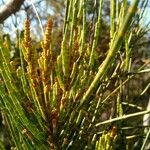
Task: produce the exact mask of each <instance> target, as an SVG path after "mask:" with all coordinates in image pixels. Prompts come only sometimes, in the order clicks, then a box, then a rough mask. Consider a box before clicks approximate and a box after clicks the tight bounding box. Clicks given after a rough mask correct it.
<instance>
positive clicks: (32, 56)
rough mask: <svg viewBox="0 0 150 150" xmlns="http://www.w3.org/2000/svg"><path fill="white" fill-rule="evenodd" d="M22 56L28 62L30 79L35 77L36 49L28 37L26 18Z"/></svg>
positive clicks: (28, 28) (28, 23)
mask: <svg viewBox="0 0 150 150" xmlns="http://www.w3.org/2000/svg"><path fill="white" fill-rule="evenodd" d="M24 28H25V29H24V41H23V46H24V49H23V50H24V51H23V54H24V58H25V60H26V62H27V64H28V68H27V70H28V74H29V76H30V77H31V79H33V80H34V79H35V77H36V74H37V73H36V50H35V49H34V48H33V47H32V45H31V37H30V22H29V20H28V19H27V20H26V21H25V23H24Z"/></svg>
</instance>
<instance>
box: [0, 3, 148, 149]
mask: <svg viewBox="0 0 150 150" xmlns="http://www.w3.org/2000/svg"><path fill="white" fill-rule="evenodd" d="M87 2H88V0H81V1H77V0H66V14H65V20H64V29H63V38H62V42H61V46H58V47H60V48H61V49H60V50H58V51H59V52H60V53H59V52H55V50H54V49H53V45H56V44H52V42H53V36H54V34H55V33H54V32H52V31H53V21H52V20H51V19H50V20H48V23H47V26H46V29H45V35H44V38H43V41H42V42H41V48H42V51H39V50H37V49H36V46H35V45H34V44H33V43H32V38H31V34H30V22H29V20H26V21H25V26H24V33H23V34H20V35H19V37H18V39H17V40H18V42H17V43H16V45H15V46H14V47H13V46H12V44H11V42H10V39H9V36H8V35H6V36H4V37H3V38H1V39H0V108H1V111H2V116H3V121H4V125H5V126H6V130H7V132H8V133H9V138H10V145H11V147H15V148H16V149H18V150H22V149H23V150H27V149H29V150H30V149H31V150H32V149H38V150H40V149H41V150H43V149H46V150H48V149H50V150H52V149H56V150H57V149H58V150H60V149H62V150H67V149H71V150H72V149H79V150H80V149H81V150H83V149H91V150H92V149H95V150H111V149H112V150H113V149H116V148H121V149H129V144H130V141H129V143H128V141H127V140H126V135H125V134H124V133H123V129H122V128H123V127H126V123H124V122H125V121H129V120H128V119H132V117H135V116H142V115H144V114H146V113H149V112H150V111H149V110H148V111H142V112H137V111H136V112H135V113H133V114H128V115H126V112H125V109H124V107H123V104H124V105H125V104H126V105H130V106H131V104H130V101H129V100H126V98H127V97H125V98H123V96H122V95H123V94H124V92H126V90H127V89H126V84H127V83H129V81H130V80H131V79H132V78H133V77H135V74H140V73H144V72H149V69H144V67H145V66H146V64H144V65H143V66H140V67H139V68H138V69H137V70H134V71H131V67H132V64H131V58H132V55H131V51H132V47H131V42H132V39H133V31H134V28H133V26H134V19H135V16H136V15H137V9H138V3H139V0H134V1H133V2H132V3H131V5H130V6H128V5H127V0H124V1H123V3H121V4H120V3H117V2H118V1H116V0H112V1H111V3H110V35H109V41H110V42H109V43H106V44H108V47H109V49H108V51H107V52H106V54H105V56H106V57H103V58H101V57H100V55H101V54H100V53H101V51H100V52H99V51H98V50H97V47H98V46H99V42H100V40H101V33H103V28H102V24H103V16H102V13H103V6H104V1H103V0H99V2H98V3H97V8H98V16H97V18H96V20H94V21H93V23H94V30H92V29H91V28H90V26H89V24H90V21H89V20H90V16H88V15H87V5H86V4H87ZM88 32H89V33H91V32H94V33H93V36H92V38H90V41H89V33H88ZM12 51H15V53H17V54H18V55H17V56H12V55H13V54H11V53H12ZM147 86H148V85H146V86H145V87H147ZM143 91H144V90H143ZM134 106H135V107H137V108H138V109H139V107H138V106H136V105H132V107H134ZM140 110H141V107H140ZM142 110H143V109H142ZM124 115H125V116H124ZM109 119H110V120H109ZM109 126H110V129H108V130H107V127H109ZM141 132H142V130H141ZM0 144H1V143H0ZM0 146H1V147H4V146H3V144H1V145H0Z"/></svg>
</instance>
